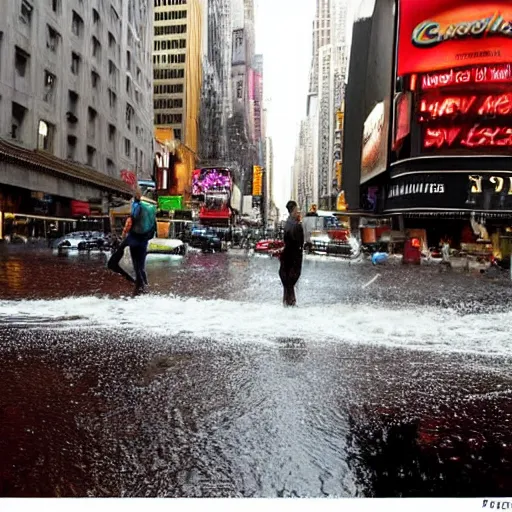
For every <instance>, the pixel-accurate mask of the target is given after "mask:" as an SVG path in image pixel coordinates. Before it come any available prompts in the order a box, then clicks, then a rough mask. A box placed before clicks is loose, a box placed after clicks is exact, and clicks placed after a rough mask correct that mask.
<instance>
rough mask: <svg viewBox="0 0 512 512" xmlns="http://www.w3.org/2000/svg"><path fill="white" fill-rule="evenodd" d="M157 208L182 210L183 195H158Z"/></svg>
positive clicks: (167, 210) (165, 210)
mask: <svg viewBox="0 0 512 512" xmlns="http://www.w3.org/2000/svg"><path fill="white" fill-rule="evenodd" d="M158 208H159V209H160V210H162V211H164V212H170V211H174V210H183V196H159V197H158Z"/></svg>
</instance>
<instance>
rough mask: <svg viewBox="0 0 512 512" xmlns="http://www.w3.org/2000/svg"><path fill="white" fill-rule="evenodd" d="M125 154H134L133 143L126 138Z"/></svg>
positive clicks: (127, 156)
mask: <svg viewBox="0 0 512 512" xmlns="http://www.w3.org/2000/svg"><path fill="white" fill-rule="evenodd" d="M124 155H125V156H126V158H130V157H131V156H132V143H131V141H130V140H129V139H124Z"/></svg>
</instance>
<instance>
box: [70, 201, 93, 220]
mask: <svg viewBox="0 0 512 512" xmlns="http://www.w3.org/2000/svg"><path fill="white" fill-rule="evenodd" d="M90 215H91V207H90V205H89V203H86V202H85V201H75V200H74V199H73V200H72V201H71V216H72V217H89V216H90Z"/></svg>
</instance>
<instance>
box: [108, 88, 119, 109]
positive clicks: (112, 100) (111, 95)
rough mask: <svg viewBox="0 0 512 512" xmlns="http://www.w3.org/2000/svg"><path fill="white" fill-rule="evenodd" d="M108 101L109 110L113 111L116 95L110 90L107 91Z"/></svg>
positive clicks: (115, 105)
mask: <svg viewBox="0 0 512 512" xmlns="http://www.w3.org/2000/svg"><path fill="white" fill-rule="evenodd" d="M108 101H109V105H110V110H112V111H115V110H116V109H117V94H116V93H115V92H114V91H113V90H112V89H109V90H108Z"/></svg>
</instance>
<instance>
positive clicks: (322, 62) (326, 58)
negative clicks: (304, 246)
mask: <svg viewBox="0 0 512 512" xmlns="http://www.w3.org/2000/svg"><path fill="white" fill-rule="evenodd" d="M316 7H317V8H316V15H315V20H314V22H313V48H312V50H313V55H312V62H311V71H310V84H309V93H308V98H307V109H306V110H307V118H306V119H305V120H304V123H303V124H302V126H301V135H300V136H299V139H298V143H299V144H300V145H302V146H303V147H301V148H299V152H301V151H302V152H303V153H304V156H303V158H299V159H296V165H298V162H299V161H300V162H301V164H300V165H302V168H301V169H298V170H297V171H296V172H295V175H296V176H300V184H301V185H300V187H299V189H298V190H297V192H298V191H299V190H300V191H301V192H300V197H301V201H303V202H305V203H307V205H310V204H312V203H316V204H319V205H320V207H322V208H325V209H327V208H331V207H332V204H333V196H335V195H336V189H335V183H334V179H335V177H336V169H339V154H340V151H339V148H338V147H335V142H336V141H337V140H339V138H340V137H339V134H335V132H336V130H337V129H338V124H337V112H338V111H339V109H340V108H341V105H342V104H343V99H344V77H345V67H346V57H345V54H346V52H345V46H346V45H345V24H346V12H347V0H317V6H316ZM305 133H308V134H309V137H305V136H304V134H305ZM335 135H336V137H335ZM303 175H304V176H303ZM302 207H304V204H303V205H302Z"/></svg>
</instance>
